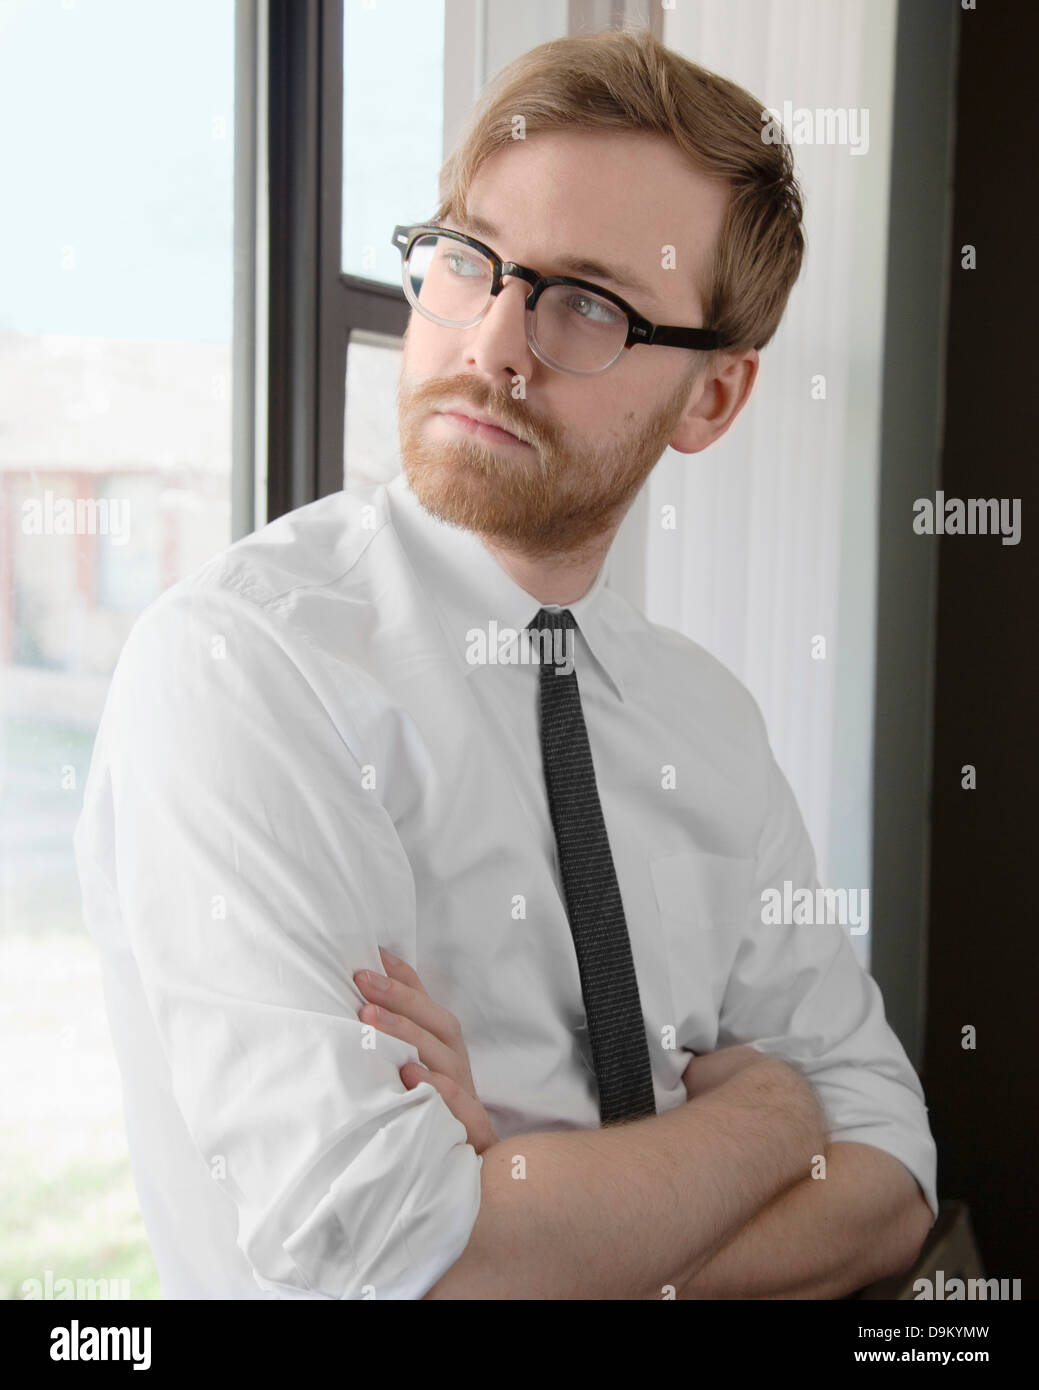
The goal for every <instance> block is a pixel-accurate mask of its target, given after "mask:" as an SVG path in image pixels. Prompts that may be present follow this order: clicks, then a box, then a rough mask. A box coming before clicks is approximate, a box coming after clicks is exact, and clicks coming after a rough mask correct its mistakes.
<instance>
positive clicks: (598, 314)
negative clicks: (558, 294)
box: [567, 293, 623, 325]
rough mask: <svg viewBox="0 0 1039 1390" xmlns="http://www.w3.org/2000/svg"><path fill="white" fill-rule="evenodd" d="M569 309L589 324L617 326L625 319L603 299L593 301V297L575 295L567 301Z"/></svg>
mask: <svg viewBox="0 0 1039 1390" xmlns="http://www.w3.org/2000/svg"><path fill="white" fill-rule="evenodd" d="M567 307H568V308H569V309H570V310H571V311H572V312H573V313H575V314H576V315H577V317H578V318H581V319H584V320H585V321H586V322H588V323H604V324H610V325H613V324H617V323H619V322H620V320H621V318H622V317H623V316H622V315H621V313H620V311H619V310H617V309H614V308H613V307H612V305H609V304H604V303H603V302H602V300H601V299H593V298H592V297H591V295H587V294H581V293H575V294H572V295H570V296H569V298H568V299H567Z"/></svg>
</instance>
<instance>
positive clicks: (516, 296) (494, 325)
mask: <svg viewBox="0 0 1039 1390" xmlns="http://www.w3.org/2000/svg"><path fill="white" fill-rule="evenodd" d="M529 293H530V286H529V285H528V284H527V282H526V281H525V280H521V279H518V278H517V277H515V276H511V275H509V276H505V277H504V280H503V284H502V288H501V290H500V291H499V292H498V294H497V295H495V296H494V298H493V299H492V300H491V307H490V308H489V309H488V310H487V313H486V314H485V315H484V317H483V318H482V319H481V320H480V322H479V323H478V324H475V325H474V326H473V327H472V328H471V329H470V330H469V332H470V333H471V334H472V338H471V339H470V342H469V345H468V349H469V350H468V354H467V356H468V357H469V359H470V360H471V361H472V362H474V363H475V364H476V366H478V367H479V368H480V369H481V370H482V371H484V372H485V373H486V374H487V375H488V376H492V377H497V376H500V375H501V374H502V373H507V374H508V375H509V376H515V375H520V376H522V377H523V378H524V379H525V380H526V379H528V378H529V377H530V376H532V375H533V373H534V371H535V369H536V365H537V358H536V357H535V356H534V354H533V353H532V352H531V350H530V344H529V343H528V342H527V311H526V308H525V307H524V306H525V303H526V299H527V295H528V294H529Z"/></svg>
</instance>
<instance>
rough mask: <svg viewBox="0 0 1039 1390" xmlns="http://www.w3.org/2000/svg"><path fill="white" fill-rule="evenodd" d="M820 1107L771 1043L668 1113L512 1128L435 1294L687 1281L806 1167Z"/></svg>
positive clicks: (599, 1289) (654, 1291)
mask: <svg viewBox="0 0 1039 1390" xmlns="http://www.w3.org/2000/svg"><path fill="white" fill-rule="evenodd" d="M823 1140H824V1134H823V1123H822V1115H821V1112H820V1110H819V1107H818V1104H817V1102H816V1100H815V1098H814V1096H813V1094H812V1091H811V1088H810V1087H809V1086H808V1085H807V1083H806V1082H805V1081H804V1080H803V1078H801V1077H800V1076H799V1075H798V1074H797V1073H796V1071H795V1070H794V1069H793V1068H791V1067H788V1066H786V1065H785V1064H784V1063H780V1062H776V1061H775V1060H774V1059H772V1058H765V1057H761V1058H758V1059H756V1061H755V1062H754V1064H753V1065H750V1066H747V1067H745V1068H744V1069H743V1070H741V1071H740V1072H738V1073H737V1074H736V1075H734V1076H732V1077H731V1078H730V1079H729V1080H727V1081H725V1082H724V1083H723V1084H721V1085H719V1086H718V1087H716V1088H715V1089H714V1090H712V1091H710V1092H709V1093H707V1094H705V1095H702V1096H700V1097H697V1098H696V1099H694V1100H691V1101H688V1102H686V1103H685V1104H682V1105H679V1106H678V1107H677V1108H675V1109H672V1110H668V1111H666V1112H665V1113H664V1114H661V1115H654V1116H650V1117H649V1118H647V1119H643V1120H636V1121H632V1122H630V1123H628V1124H624V1125H617V1126H609V1127H607V1128H605V1129H599V1130H569V1131H566V1132H563V1133H555V1132H553V1133H535V1134H522V1135H516V1136H514V1137H513V1138H511V1139H506V1140H503V1141H501V1142H499V1143H498V1144H495V1145H492V1146H491V1147H490V1148H489V1149H486V1150H485V1151H484V1153H483V1172H482V1178H481V1189H482V1196H481V1206H480V1213H479V1215H478V1217H477V1220H476V1224H475V1226H474V1228H473V1233H472V1236H471V1238H470V1241H469V1244H468V1245H467V1247H466V1249H465V1251H464V1252H463V1254H462V1256H461V1258H460V1259H458V1260H457V1261H456V1262H455V1263H454V1265H453V1266H452V1267H451V1268H450V1269H449V1270H448V1271H447V1273H446V1274H444V1275H443V1276H442V1277H441V1278H440V1280H439V1281H438V1282H437V1283H436V1284H435V1285H434V1286H433V1287H432V1288H431V1289H430V1290H429V1291H428V1293H427V1294H426V1298H427V1299H444V1298H446V1299H456V1298H457V1299H513V1298H515V1299H582V1298H588V1299H649V1298H661V1297H664V1296H666V1291H667V1290H668V1289H669V1288H672V1289H677V1288H679V1287H681V1286H683V1285H685V1284H687V1283H688V1282H689V1281H690V1280H691V1279H692V1278H693V1277H694V1276H695V1275H696V1274H697V1273H698V1272H699V1271H700V1270H701V1269H702V1268H703V1266H704V1265H705V1264H706V1263H707V1261H708V1260H710V1258H711V1257H712V1255H714V1254H715V1253H716V1252H717V1251H718V1250H719V1249H720V1247H721V1246H722V1245H723V1244H724V1243H725V1242H726V1241H728V1240H729V1239H730V1238H731V1237H732V1236H734V1235H735V1234H736V1233H737V1232H738V1231H739V1230H740V1229H741V1228H742V1227H743V1226H744V1225H745V1224H746V1222H747V1221H749V1220H750V1219H751V1217H752V1216H753V1215H754V1214H755V1213H756V1212H757V1211H758V1210H759V1209H760V1208H761V1207H763V1206H764V1205H766V1204H767V1203H768V1202H770V1201H771V1200H772V1199H773V1198H775V1197H777V1196H778V1195H779V1194H780V1193H782V1192H785V1191H786V1190H787V1189H788V1188H790V1187H791V1186H792V1185H793V1184H794V1183H797V1182H798V1181H799V1180H800V1179H801V1178H802V1177H803V1176H804V1175H805V1174H806V1173H808V1172H809V1171H810V1165H811V1162H812V1156H813V1154H815V1153H818V1152H819V1151H820V1146H821V1145H822V1143H823Z"/></svg>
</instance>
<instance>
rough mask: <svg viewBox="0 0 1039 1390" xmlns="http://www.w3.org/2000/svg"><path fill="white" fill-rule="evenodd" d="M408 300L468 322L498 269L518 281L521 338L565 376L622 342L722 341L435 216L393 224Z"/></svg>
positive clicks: (606, 360) (490, 293) (586, 370)
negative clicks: (498, 248)
mask: <svg viewBox="0 0 1039 1390" xmlns="http://www.w3.org/2000/svg"><path fill="white" fill-rule="evenodd" d="M392 240H393V245H394V246H396V248H397V250H398V251H399V252H400V253H401V278H402V280H403V283H404V293H405V295H406V296H407V298H408V302H409V303H410V304H412V305H413V306H414V307H415V308H416V309H417V310H418V311H419V313H420V314H422V315H424V316H425V317H426V318H427V319H431V320H432V322H433V323H439V324H443V325H444V326H445V327H447V328H470V327H472V325H473V324H477V323H479V322H480V321H481V319H483V318H484V317H485V316H486V314H487V311H488V310H489V309H490V307H491V304H492V303H493V301H494V298H495V296H496V295H498V294H500V293H501V291H502V280H503V279H504V277H505V276H506V275H512V276H515V277H516V278H517V279H520V280H526V281H527V282H528V284H529V285H530V287H531V288H530V293H529V294H528V295H527V300H526V309H527V342H528V343H529V344H530V348H531V351H532V352H533V353H534V355H535V357H537V358H538V360H539V361H541V362H544V363H545V365H546V366H548V367H553V368H554V369H555V370H556V371H557V372H567V373H568V374H569V375H571V376H597V375H598V374H599V373H600V372H605V371H607V370H608V369H609V368H610V367H612V366H613V364H614V363H615V362H616V361H617V359H618V358H619V357H620V355H621V353H622V352H623V351H624V350H625V348H631V347H635V346H636V345H637V344H640V343H641V344H644V345H645V346H647V347H655V346H658V345H659V346H662V347H680V348H692V349H694V350H696V351H700V352H709V351H711V350H712V349H714V348H721V347H725V346H726V339H725V338H724V336H723V335H722V334H721V333H719V332H718V331H716V330H715V329H711V328H676V327H673V326H669V325H664V324H658V323H650V321H649V319H647V318H643V316H642V315H641V314H640V313H638V312H637V311H636V310H635V309H633V308H632V307H631V305H630V304H628V303H626V302H625V301H624V300H623V299H621V298H620V296H619V295H616V294H613V293H612V292H611V291H610V290H605V289H603V288H602V286H601V285H593V284H591V283H590V282H589V281H588V280H575V279H572V278H571V277H570V276H569V275H539V274H538V272H537V271H536V270H530V269H528V268H527V267H526V266H522V265H517V264H516V262H515V261H503V260H502V259H501V257H500V256H498V255H497V254H496V253H495V252H494V251H492V250H491V248H490V247H489V246H484V244H483V242H481V241H476V240H474V239H473V238H472V237H470V236H465V235H464V233H462V232H454V231H450V230H449V229H448V228H446V227H439V226H437V225H436V224H435V223H422V224H420V225H418V226H414V227H394V229H393V238H392Z"/></svg>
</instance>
